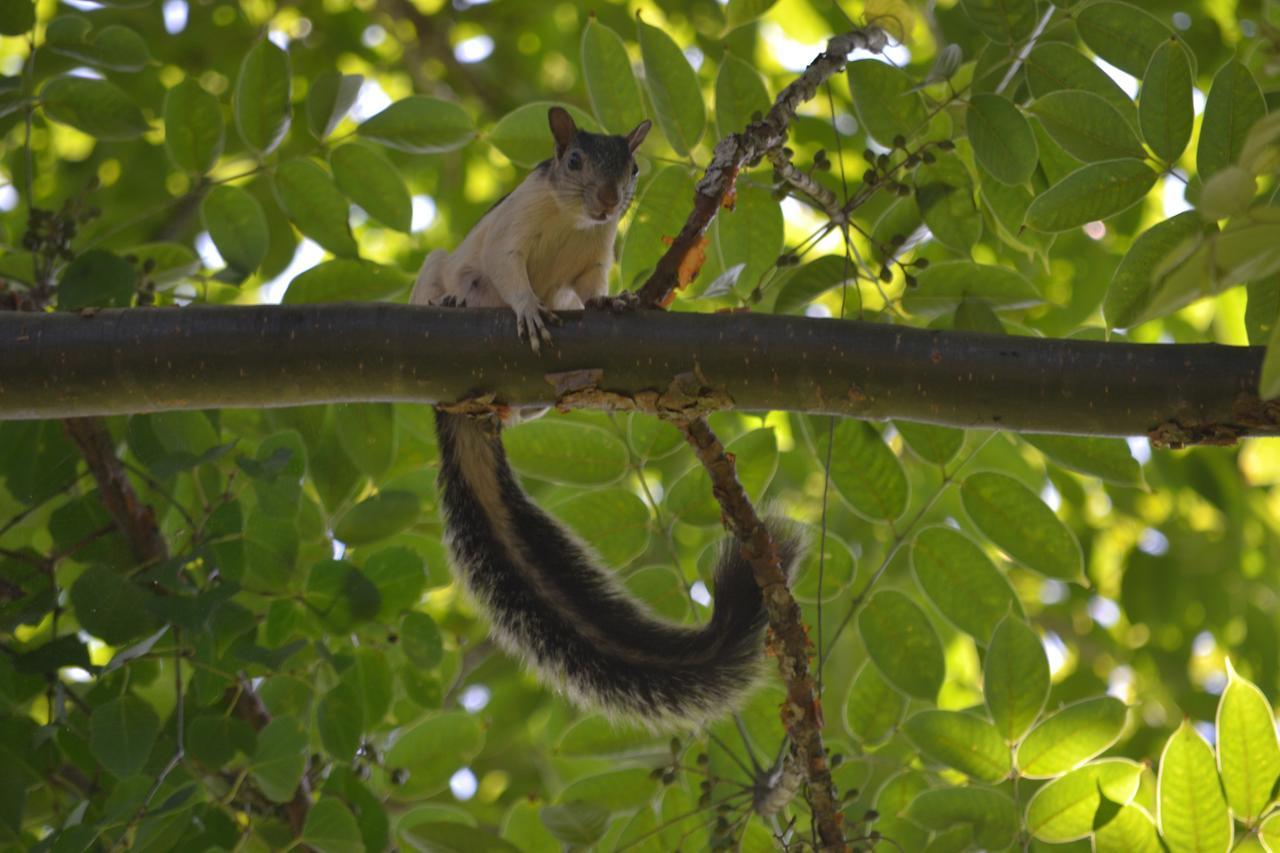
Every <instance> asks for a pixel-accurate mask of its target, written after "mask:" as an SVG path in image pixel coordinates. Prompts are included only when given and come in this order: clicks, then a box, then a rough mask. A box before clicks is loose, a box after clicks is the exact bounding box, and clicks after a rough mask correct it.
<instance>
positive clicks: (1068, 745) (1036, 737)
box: [1017, 696, 1128, 779]
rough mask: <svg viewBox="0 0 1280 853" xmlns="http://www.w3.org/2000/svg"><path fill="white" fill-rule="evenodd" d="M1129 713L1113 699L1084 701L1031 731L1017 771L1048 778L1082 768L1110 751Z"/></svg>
mask: <svg viewBox="0 0 1280 853" xmlns="http://www.w3.org/2000/svg"><path fill="white" fill-rule="evenodd" d="M1127 715H1128V710H1127V709H1126V708H1125V706H1124V703H1123V702H1121V701H1120V700H1119V699H1115V698H1113V697H1111V696H1099V697H1096V698H1093V699H1084V700H1081V701H1079V702H1076V703H1075V704H1073V705H1068V706H1066V707H1065V708H1063V709H1061V710H1060V711H1057V712H1056V713H1054V714H1052V715H1050V716H1049V717H1047V718H1045V719H1044V720H1042V721H1041V722H1040V723H1039V725H1037V726H1036V727H1035V728H1034V729H1032V730H1031V731H1030V732H1029V733H1028V734H1027V736H1026V737H1025V738H1023V740H1022V744H1021V745H1020V746H1019V747H1018V758H1017V761H1018V770H1019V772H1020V773H1021V774H1022V775H1023V776H1026V777H1027V778H1030V779H1048V778H1051V777H1053V776H1057V775H1058V774H1060V773H1064V772H1066V771H1067V770H1071V769H1073V768H1075V767H1078V766H1080V765H1081V764H1083V763H1084V762H1086V761H1088V760H1089V759H1091V758H1093V757H1094V756H1096V755H1098V754H1099V753H1101V752H1103V751H1104V750H1106V749H1107V748H1109V747H1110V746H1111V745H1112V744H1113V743H1115V742H1116V740H1117V739H1118V738H1119V737H1120V733H1121V732H1122V731H1123V730H1124V723H1125V718H1126V717H1127Z"/></svg>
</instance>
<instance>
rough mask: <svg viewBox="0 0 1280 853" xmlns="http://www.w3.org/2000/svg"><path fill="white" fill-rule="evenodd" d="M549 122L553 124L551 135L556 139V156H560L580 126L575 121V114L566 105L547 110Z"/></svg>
mask: <svg viewBox="0 0 1280 853" xmlns="http://www.w3.org/2000/svg"><path fill="white" fill-rule="evenodd" d="M547 122H548V123H549V124H550V125H551V135H552V136H554V137H555V140H556V156H557V157H559V156H560V155H561V154H563V153H564V150H565V149H566V148H568V147H569V143H570V142H572V141H573V137H574V136H575V135H577V133H578V126H577V125H576V124H574V123H573V116H571V115H569V111H568V110H566V109H565V108H564V107H552V108H551V109H549V110H547Z"/></svg>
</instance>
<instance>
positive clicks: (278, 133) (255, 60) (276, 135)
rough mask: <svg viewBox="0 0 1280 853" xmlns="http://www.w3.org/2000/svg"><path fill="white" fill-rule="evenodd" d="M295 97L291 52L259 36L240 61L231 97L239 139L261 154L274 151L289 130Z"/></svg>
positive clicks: (262, 155)
mask: <svg viewBox="0 0 1280 853" xmlns="http://www.w3.org/2000/svg"><path fill="white" fill-rule="evenodd" d="M292 97H293V79H292V77H291V76H290V71H289V54H288V53H286V52H285V51H283V50H281V49H280V48H278V47H276V46H275V44H273V43H272V42H271V40H270V39H267V38H260V39H259V40H258V42H257V44H255V45H254V46H253V47H251V48H249V52H248V53H247V54H245V57H244V61H243V62H241V63H240V75H239V76H238V77H237V78H236V88H235V94H234V95H233V96H232V99H231V106H232V110H233V111H234V113H235V117H236V129H237V130H238V131H240V138H241V139H243V140H244V141H245V144H246V145H248V146H249V150H251V151H253V152H254V153H255V154H257V155H258V156H259V157H265V156H266V155H268V154H270V153H271V152H272V151H274V150H275V148H276V146H277V145H279V144H280V141H281V140H282V139H284V135H285V134H286V133H288V132H289V122H290V120H291V118H292V110H291V104H290V100H291V99H292Z"/></svg>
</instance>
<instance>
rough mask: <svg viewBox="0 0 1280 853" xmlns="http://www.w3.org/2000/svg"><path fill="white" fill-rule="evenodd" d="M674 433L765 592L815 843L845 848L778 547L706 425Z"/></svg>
mask: <svg viewBox="0 0 1280 853" xmlns="http://www.w3.org/2000/svg"><path fill="white" fill-rule="evenodd" d="M680 428H681V430H682V431H683V432H684V437H685V439H686V440H687V441H688V442H689V444H691V445H692V446H693V449H694V452H695V453H696V454H697V456H698V460H699V461H701V462H702V464H703V466H705V467H706V469H707V473H708V474H709V475H710V476H711V490H712V492H713V493H714V494H715V496H716V500H718V501H719V502H720V506H721V508H722V509H723V511H724V519H725V523H726V525H727V527H728V528H729V530H730V532H732V533H733V535H734V536H735V537H737V538H738V540H739V541H741V542H743V543H745V544H744V545H743V546H742V555H743V556H744V557H746V559H747V560H748V561H750V563H751V567H752V569H753V570H754V572H755V578H756V583H757V584H759V585H760V589H761V591H762V593H763V597H764V606H765V609H766V610H767V611H768V614H769V630H770V632H771V638H770V641H769V646H770V650H771V651H772V653H773V655H774V657H775V658H777V661H778V672H779V673H781V675H782V679H783V681H784V682H785V683H786V687H787V701H786V702H785V703H784V704H783V706H782V724H783V726H784V727H785V728H786V730H787V736H788V737H789V738H790V739H791V748H792V750H793V751H794V754H795V756H796V758H797V760H798V761H799V763H800V766H801V767H802V768H803V769H804V773H805V777H806V779H807V781H808V787H809V798H808V799H809V805H810V806H811V807H812V809H813V822H814V824H815V825H816V826H817V828H818V835H819V837H820V838H821V849H823V850H829V851H837V850H839V851H843V850H848V845H847V844H846V843H845V840H844V830H843V829H842V828H841V824H842V822H843V820H844V816H843V815H842V814H841V813H840V798H839V796H838V794H837V792H836V786H835V782H834V781H833V780H832V778H831V767H830V766H829V765H828V764H827V752H826V747H824V746H823V743H822V725H823V722H822V705H821V700H820V699H819V697H818V692H817V686H816V684H815V683H814V679H813V675H812V674H811V673H810V672H809V650H810V648H811V646H810V643H809V633H808V631H807V629H806V628H805V625H804V621H803V619H802V618H801V615H800V605H799V604H797V603H796V600H795V597H794V596H792V594H791V590H790V589H788V588H787V578H786V575H784V574H783V572H782V564H781V562H780V560H779V558H778V549H777V546H776V545H775V544H774V541H773V539H772V537H770V536H769V531H768V528H766V527H765V526H764V523H763V522H762V521H761V520H760V516H759V515H758V514H757V513H756V511H755V507H753V506H752V505H751V499H750V498H749V497H747V492H746V490H745V489H743V488H742V484H741V483H740V482H739V481H738V475H737V471H736V468H735V466H734V461H733V457H732V456H730V455H729V454H728V453H726V452H725V449H724V445H723V444H721V443H720V440H719V439H718V438H716V435H715V433H714V432H712V431H711V427H710V426H708V425H707V422H706V421H705V420H704V419H702V418H694V419H692V420H689V421H685V422H683V423H681V424H680Z"/></svg>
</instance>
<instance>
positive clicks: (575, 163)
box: [569, 151, 582, 172]
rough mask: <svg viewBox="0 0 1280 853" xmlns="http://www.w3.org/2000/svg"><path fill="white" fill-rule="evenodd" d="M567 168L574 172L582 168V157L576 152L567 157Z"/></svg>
mask: <svg viewBox="0 0 1280 853" xmlns="http://www.w3.org/2000/svg"><path fill="white" fill-rule="evenodd" d="M569 168H570V169H572V170H573V171H575V172H576V171H578V170H579V169H581V168H582V155H580V154H579V153H578V152H577V151H574V152H573V153H572V154H570V155H569Z"/></svg>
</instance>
